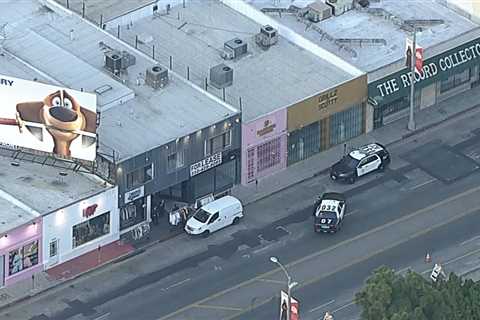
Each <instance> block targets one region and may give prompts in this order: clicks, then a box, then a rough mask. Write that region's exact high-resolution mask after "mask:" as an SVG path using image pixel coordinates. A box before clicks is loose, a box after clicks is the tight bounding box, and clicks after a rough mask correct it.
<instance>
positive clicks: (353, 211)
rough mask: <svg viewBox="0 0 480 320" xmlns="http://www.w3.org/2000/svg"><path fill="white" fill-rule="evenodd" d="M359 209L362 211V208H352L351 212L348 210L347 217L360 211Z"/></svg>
mask: <svg viewBox="0 0 480 320" xmlns="http://www.w3.org/2000/svg"><path fill="white" fill-rule="evenodd" d="M359 211H360V210H358V209H355V210H352V211H350V212H347V213H345V217H346V216H351V215H352V214H355V213H357V212H359Z"/></svg>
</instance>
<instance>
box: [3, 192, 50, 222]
mask: <svg viewBox="0 0 480 320" xmlns="http://www.w3.org/2000/svg"><path fill="white" fill-rule="evenodd" d="M0 198H2V199H4V200H6V201H8V202H10V203H11V204H13V205H15V206H17V207H19V208H21V209H23V210H24V211H26V212H28V213H30V214H31V215H33V216H35V217H40V216H41V214H40V212H38V211H37V210H35V209H33V208H31V207H29V206H28V205H27V204H25V203H24V202H22V201H20V200H18V199H17V198H15V197H14V196H12V195H11V194H9V193H7V192H5V191H3V190H2V189H0Z"/></svg>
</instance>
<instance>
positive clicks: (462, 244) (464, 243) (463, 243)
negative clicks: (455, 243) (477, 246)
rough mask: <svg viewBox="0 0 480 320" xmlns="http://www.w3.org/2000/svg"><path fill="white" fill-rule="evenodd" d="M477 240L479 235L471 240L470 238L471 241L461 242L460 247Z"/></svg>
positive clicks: (479, 237)
mask: <svg viewBox="0 0 480 320" xmlns="http://www.w3.org/2000/svg"><path fill="white" fill-rule="evenodd" d="M477 239H480V235H478V236H475V237H473V238H471V239H468V240H465V241H463V242H462V243H460V245H461V246H464V245H466V244H467V243H469V242H472V241H475V240H477Z"/></svg>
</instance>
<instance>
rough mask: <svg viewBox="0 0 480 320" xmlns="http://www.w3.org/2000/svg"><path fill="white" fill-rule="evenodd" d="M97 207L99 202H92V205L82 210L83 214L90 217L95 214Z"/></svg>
mask: <svg viewBox="0 0 480 320" xmlns="http://www.w3.org/2000/svg"><path fill="white" fill-rule="evenodd" d="M97 208H98V204H92V205H91V206H88V207H86V208H85V209H83V211H82V216H83V217H84V218H90V217H91V216H93V215H94V214H95V211H96V210H97Z"/></svg>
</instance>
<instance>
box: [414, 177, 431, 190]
mask: <svg viewBox="0 0 480 320" xmlns="http://www.w3.org/2000/svg"><path fill="white" fill-rule="evenodd" d="M435 180H437V179H431V180H427V181H425V182H423V183H420V184H417V185H415V186H413V187H411V188H410V190H415V189H418V188H421V187H423V186H425V185H427V184H429V183H432V182H434V181H435Z"/></svg>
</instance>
